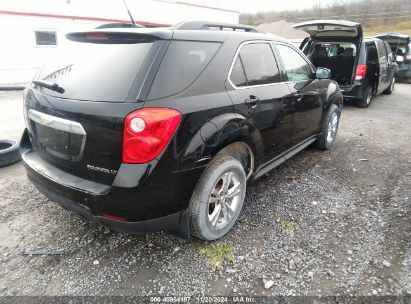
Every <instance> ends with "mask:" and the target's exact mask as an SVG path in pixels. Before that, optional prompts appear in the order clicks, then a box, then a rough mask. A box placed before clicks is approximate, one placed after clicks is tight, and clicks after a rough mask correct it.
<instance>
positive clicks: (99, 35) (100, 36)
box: [85, 33, 108, 40]
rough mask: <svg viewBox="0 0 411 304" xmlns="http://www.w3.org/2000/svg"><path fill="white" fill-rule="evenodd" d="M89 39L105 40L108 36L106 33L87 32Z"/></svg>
mask: <svg viewBox="0 0 411 304" xmlns="http://www.w3.org/2000/svg"><path fill="white" fill-rule="evenodd" d="M85 36H86V38H87V39H97V40H104V39H108V36H107V35H106V34H104V33H87V34H85Z"/></svg>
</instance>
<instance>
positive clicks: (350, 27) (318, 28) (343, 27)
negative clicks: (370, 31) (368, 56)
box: [293, 20, 363, 39]
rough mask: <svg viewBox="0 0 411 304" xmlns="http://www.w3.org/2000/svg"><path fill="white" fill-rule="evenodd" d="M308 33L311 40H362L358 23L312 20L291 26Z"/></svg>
mask: <svg viewBox="0 0 411 304" xmlns="http://www.w3.org/2000/svg"><path fill="white" fill-rule="evenodd" d="M293 27H294V28H298V29H301V30H303V31H305V32H306V33H308V34H309V35H310V37H311V38H319V37H321V38H324V37H331V38H334V37H335V38H337V37H338V38H343V37H346V38H357V39H360V38H362V35H363V34H362V27H361V24H360V23H356V22H351V21H344V20H313V21H306V22H301V23H297V24H294V25H293Z"/></svg>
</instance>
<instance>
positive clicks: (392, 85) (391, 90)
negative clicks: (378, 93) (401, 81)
mask: <svg viewBox="0 0 411 304" xmlns="http://www.w3.org/2000/svg"><path fill="white" fill-rule="evenodd" d="M394 87H395V77H393V78H392V80H391V83H390V86H389V87H388V89H386V90H385V91H384V92H383V93H384V94H386V95H391V93H392V92H394Z"/></svg>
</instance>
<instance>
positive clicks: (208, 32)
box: [66, 23, 290, 43]
mask: <svg viewBox="0 0 411 304" xmlns="http://www.w3.org/2000/svg"><path fill="white" fill-rule="evenodd" d="M208 24H212V25H213V27H214V26H215V25H214V24H215V23H208ZM219 25H220V24H219ZM221 26H222V28H224V29H221V30H218V29H217V30H216V29H208V28H203V29H190V27H187V26H186V27H176V26H174V27H156V28H103V29H94V30H90V31H82V32H73V33H68V34H67V35H66V37H67V38H68V39H71V40H76V39H74V37H76V36H78V35H81V34H89V33H108V34H110V33H112V34H116V33H122V34H129V35H134V34H135V35H139V34H142V35H149V36H155V37H159V38H160V39H178V40H197V41H210V42H223V41H225V40H227V39H230V38H231V37H233V38H234V37H236V39H238V40H244V41H247V40H272V41H279V42H285V43H290V42H289V41H288V40H286V39H284V38H281V37H278V36H275V35H273V34H269V33H264V32H261V31H259V30H255V31H247V30H244V28H253V27H250V26H244V25H240V24H234V25H229V24H221ZM229 26H233V27H235V28H236V29H235V30H228V29H229ZM193 28H197V26H196V27H193ZM253 29H254V28H253Z"/></svg>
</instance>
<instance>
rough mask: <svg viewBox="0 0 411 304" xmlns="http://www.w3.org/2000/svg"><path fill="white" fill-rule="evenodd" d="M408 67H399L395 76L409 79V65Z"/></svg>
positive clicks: (410, 72)
mask: <svg viewBox="0 0 411 304" xmlns="http://www.w3.org/2000/svg"><path fill="white" fill-rule="evenodd" d="M409 66H410V69H401V70H398V71H397V72H396V77H397V78H398V79H400V80H403V79H404V80H405V79H411V65H409Z"/></svg>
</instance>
